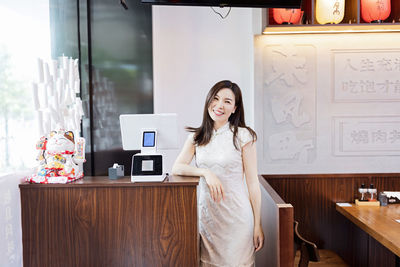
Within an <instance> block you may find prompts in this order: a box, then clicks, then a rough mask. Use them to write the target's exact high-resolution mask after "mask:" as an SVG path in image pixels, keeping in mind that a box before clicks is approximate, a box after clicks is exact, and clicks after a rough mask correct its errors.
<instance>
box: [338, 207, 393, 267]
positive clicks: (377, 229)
mask: <svg viewBox="0 0 400 267" xmlns="http://www.w3.org/2000/svg"><path fill="white" fill-rule="evenodd" d="M336 210H337V211H338V212H340V213H341V214H343V215H344V216H345V217H346V218H347V219H349V220H350V221H352V222H353V223H354V224H356V225H357V226H358V227H360V228H361V229H362V230H364V231H365V232H366V233H368V234H369V235H370V236H372V237H373V238H374V239H375V240H377V241H378V242H379V243H381V244H382V245H384V246H385V247H386V248H388V249H389V250H390V251H391V252H393V253H394V254H395V255H396V256H397V257H396V266H399V265H400V260H399V257H400V223H399V222H397V221H396V220H400V204H391V205H388V206H381V207H365V206H364V207H360V206H356V205H354V204H352V205H351V207H342V206H339V205H338V204H336Z"/></svg>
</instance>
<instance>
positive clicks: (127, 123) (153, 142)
mask: <svg viewBox="0 0 400 267" xmlns="http://www.w3.org/2000/svg"><path fill="white" fill-rule="evenodd" d="M119 120H120V124H121V136H122V148H123V149H124V150H139V149H140V153H139V154H135V155H133V156H132V168H131V181H132V182H161V181H163V180H164V179H165V177H166V173H165V171H164V168H165V167H164V165H163V156H164V154H163V153H161V152H160V151H161V150H170V149H177V148H178V138H177V135H178V127H177V116H176V114H124V115H120V117H119Z"/></svg>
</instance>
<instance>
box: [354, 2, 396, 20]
mask: <svg viewBox="0 0 400 267" xmlns="http://www.w3.org/2000/svg"><path fill="white" fill-rule="evenodd" d="M389 15H390V0H361V17H362V19H363V20H364V21H365V22H382V21H384V20H385V19H387V18H388V17H389Z"/></svg>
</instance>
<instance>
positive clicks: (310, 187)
mask: <svg viewBox="0 0 400 267" xmlns="http://www.w3.org/2000/svg"><path fill="white" fill-rule="evenodd" d="M263 177H264V178H265V179H266V180H267V181H268V183H269V184H270V185H271V187H272V188H273V189H274V190H275V191H276V192H277V193H278V194H279V195H280V196H281V197H282V199H283V200H284V201H285V202H287V203H290V204H292V205H293V207H294V218H295V220H297V221H299V223H300V224H299V231H300V232H301V233H302V235H303V236H304V238H306V239H308V240H310V241H312V242H314V243H316V244H317V246H318V247H319V248H325V249H330V250H333V251H335V252H336V253H338V254H339V255H340V256H341V257H342V258H343V259H344V260H345V261H346V262H347V263H349V264H350V265H351V266H368V251H369V250H371V249H373V248H369V247H368V239H369V237H368V234H366V233H365V232H364V231H362V230H361V229H359V228H358V227H357V226H356V225H354V224H353V223H352V222H350V221H349V220H348V219H346V218H345V217H344V216H343V215H341V214H339V213H338V212H337V211H336V210H335V203H336V202H354V200H355V198H357V194H358V193H357V189H358V187H359V186H360V185H361V184H362V183H364V184H366V185H369V184H370V183H373V184H374V185H375V186H376V187H377V189H378V191H382V190H388V191H389V190H390V191H400V179H399V178H400V174H310V175H306V174H304V175H303V174H302V175H263ZM377 257H378V256H377Z"/></svg>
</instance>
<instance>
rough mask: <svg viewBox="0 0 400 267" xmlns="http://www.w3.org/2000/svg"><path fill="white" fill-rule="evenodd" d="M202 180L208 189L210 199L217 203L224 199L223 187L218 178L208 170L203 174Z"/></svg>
mask: <svg viewBox="0 0 400 267" xmlns="http://www.w3.org/2000/svg"><path fill="white" fill-rule="evenodd" d="M204 179H205V180H206V183H207V185H208V188H209V189H210V195H211V198H212V199H213V200H214V201H216V202H219V201H220V200H221V199H225V192H224V187H223V186H222V183H221V181H220V180H219V179H218V177H217V176H216V175H215V174H214V173H213V172H212V171H210V170H206V171H205V173H204Z"/></svg>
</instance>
